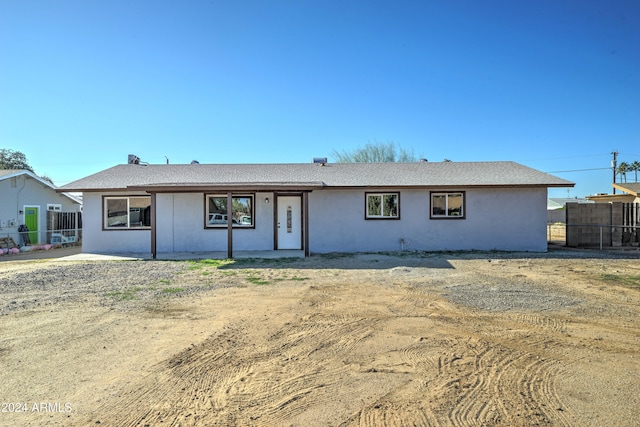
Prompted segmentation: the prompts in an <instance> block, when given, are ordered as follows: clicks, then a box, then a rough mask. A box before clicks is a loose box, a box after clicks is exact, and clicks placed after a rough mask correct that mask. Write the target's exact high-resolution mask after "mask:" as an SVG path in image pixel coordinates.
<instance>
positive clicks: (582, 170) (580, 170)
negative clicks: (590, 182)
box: [546, 168, 611, 173]
mask: <svg viewBox="0 0 640 427" xmlns="http://www.w3.org/2000/svg"><path fill="white" fill-rule="evenodd" d="M602 170H611V168H592V169H573V170H567V171H551V172H546V173H561V172H586V171H602Z"/></svg>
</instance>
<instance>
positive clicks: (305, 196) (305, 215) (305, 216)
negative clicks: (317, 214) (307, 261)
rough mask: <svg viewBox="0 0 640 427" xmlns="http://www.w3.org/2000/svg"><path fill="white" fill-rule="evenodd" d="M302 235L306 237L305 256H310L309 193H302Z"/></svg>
mask: <svg viewBox="0 0 640 427" xmlns="http://www.w3.org/2000/svg"><path fill="white" fill-rule="evenodd" d="M302 227H303V230H302V235H303V236H304V256H305V257H308V256H309V255H310V251H309V193H308V192H307V191H305V192H303V193H302Z"/></svg>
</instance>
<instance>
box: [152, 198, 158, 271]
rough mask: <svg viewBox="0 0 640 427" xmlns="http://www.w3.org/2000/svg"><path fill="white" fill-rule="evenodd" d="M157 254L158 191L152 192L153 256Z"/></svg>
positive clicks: (154, 257)
mask: <svg viewBox="0 0 640 427" xmlns="http://www.w3.org/2000/svg"><path fill="white" fill-rule="evenodd" d="M156 255H157V251H156V193H151V258H153V259H156Z"/></svg>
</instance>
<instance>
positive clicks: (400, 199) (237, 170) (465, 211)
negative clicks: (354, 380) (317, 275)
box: [59, 159, 574, 258]
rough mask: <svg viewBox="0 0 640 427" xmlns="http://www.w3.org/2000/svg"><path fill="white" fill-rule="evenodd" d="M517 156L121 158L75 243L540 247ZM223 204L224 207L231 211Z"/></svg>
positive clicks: (535, 188) (543, 199) (101, 176)
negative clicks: (240, 160) (435, 159)
mask: <svg viewBox="0 0 640 427" xmlns="http://www.w3.org/2000/svg"><path fill="white" fill-rule="evenodd" d="M573 185H574V184H573V183H571V182H569V181H566V180H564V179H560V178H557V177H555V176H552V175H549V174H546V173H543V172H540V171H537V170H534V169H531V168H529V167H526V166H523V165H520V164H517V163H514V162H442V163H432V162H426V161H421V162H415V163H336V164H331V163H327V162H326V159H324V160H320V159H314V162H310V163H303V164H188V165H187V164H172V165H168V164H167V165H165V164H149V165H145V164H123V165H118V166H114V167H112V168H110V169H107V170H104V171H101V172H98V173H96V174H94V175H91V176H88V177H86V178H83V179H80V180H78V181H75V182H72V183H70V184H67V185H65V186H63V187H61V188H60V189H59V191H66V192H69V191H74V192H82V193H83V203H84V208H83V209H84V217H83V218H84V219H83V222H84V228H83V233H84V235H83V251H84V252H97V253H118V252H120V253H122V252H129V253H131V252H133V253H146V254H149V253H150V254H152V255H153V257H154V258H155V257H156V256H157V254H158V253H170V252H216V251H223V252H225V251H226V253H227V254H228V256H229V257H232V256H233V253H234V251H278V250H298V251H301V253H303V254H304V255H309V254H312V253H329V252H366V251H397V250H403V249H404V250H420V251H438V250H507V251H535V252H544V251H546V250H547V238H546V223H547V209H546V206H547V188H549V187H572V186H573ZM229 206H231V210H229V209H228V207H229Z"/></svg>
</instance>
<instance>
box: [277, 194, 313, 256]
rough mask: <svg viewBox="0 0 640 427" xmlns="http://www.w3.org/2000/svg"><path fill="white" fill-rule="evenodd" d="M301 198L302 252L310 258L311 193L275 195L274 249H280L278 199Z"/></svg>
mask: <svg viewBox="0 0 640 427" xmlns="http://www.w3.org/2000/svg"><path fill="white" fill-rule="evenodd" d="M280 196H283V197H299V198H300V250H304V256H309V233H308V228H309V216H308V211H309V193H308V192H275V193H274V194H273V248H274V250H279V248H278V197H280Z"/></svg>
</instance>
